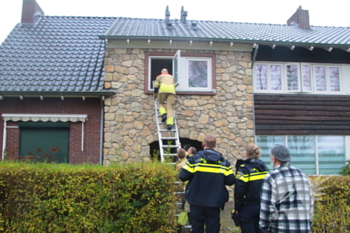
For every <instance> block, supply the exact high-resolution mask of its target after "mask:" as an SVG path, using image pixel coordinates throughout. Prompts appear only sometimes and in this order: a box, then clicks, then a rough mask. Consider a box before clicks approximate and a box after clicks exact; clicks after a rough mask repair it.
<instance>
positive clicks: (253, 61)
mask: <svg viewBox="0 0 350 233" xmlns="http://www.w3.org/2000/svg"><path fill="white" fill-rule="evenodd" d="M258 50H259V45H258V44H256V46H255V49H254V53H253V59H252V69H254V63H255V60H256V55H257V54H258ZM253 73H254V72H252V74H253ZM252 79H253V77H252ZM252 83H253V80H252ZM253 90H254V87H253ZM255 126H256V124H255V100H254V91H253V127H254V143H255V144H256V133H255V128H256V127H255Z"/></svg>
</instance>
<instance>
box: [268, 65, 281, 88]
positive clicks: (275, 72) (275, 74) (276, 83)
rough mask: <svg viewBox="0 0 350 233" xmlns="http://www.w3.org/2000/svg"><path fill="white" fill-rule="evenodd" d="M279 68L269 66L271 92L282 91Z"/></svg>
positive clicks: (277, 66)
mask: <svg viewBox="0 0 350 233" xmlns="http://www.w3.org/2000/svg"><path fill="white" fill-rule="evenodd" d="M281 70H282V69H281V66H279V65H272V66H271V70H270V71H271V90H282V83H281V80H282V72H281Z"/></svg>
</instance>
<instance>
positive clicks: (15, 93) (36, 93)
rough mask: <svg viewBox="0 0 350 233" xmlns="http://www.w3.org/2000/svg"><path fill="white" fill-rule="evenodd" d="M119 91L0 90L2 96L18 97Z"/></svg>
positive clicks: (113, 92) (103, 94)
mask: <svg viewBox="0 0 350 233" xmlns="http://www.w3.org/2000/svg"><path fill="white" fill-rule="evenodd" d="M115 93H117V91H116V90H113V91H109V90H104V91H79V92H71V91H70V92H68V91H62V92H61V91H60V92H58V91H55V92H50V91H0V96H3V97H18V96H26V97H37V96H48V97H61V96H69V97H82V96H85V97H101V96H112V95H114V94H115Z"/></svg>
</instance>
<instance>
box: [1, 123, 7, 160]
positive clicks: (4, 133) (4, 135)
mask: <svg viewBox="0 0 350 233" xmlns="http://www.w3.org/2000/svg"><path fill="white" fill-rule="evenodd" d="M6 133H7V132H6V120H5V119H4V129H3V136H2V151H1V161H4V157H5V148H6Z"/></svg>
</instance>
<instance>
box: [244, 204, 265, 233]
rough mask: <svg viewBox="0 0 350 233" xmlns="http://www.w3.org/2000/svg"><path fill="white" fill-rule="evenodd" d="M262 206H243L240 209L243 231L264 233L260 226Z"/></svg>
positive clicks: (245, 232) (246, 232)
mask: <svg viewBox="0 0 350 233" xmlns="http://www.w3.org/2000/svg"><path fill="white" fill-rule="evenodd" d="M259 212H260V206H253V205H252V206H249V205H247V206H243V207H242V208H241V209H240V210H239V211H238V217H239V219H240V227H241V230H242V233H262V231H261V230H260V228H259Z"/></svg>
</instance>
